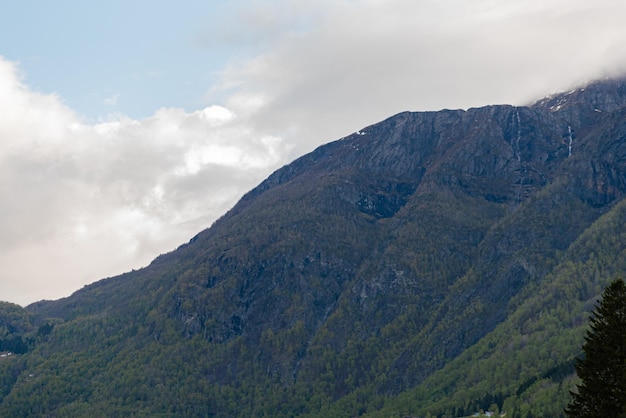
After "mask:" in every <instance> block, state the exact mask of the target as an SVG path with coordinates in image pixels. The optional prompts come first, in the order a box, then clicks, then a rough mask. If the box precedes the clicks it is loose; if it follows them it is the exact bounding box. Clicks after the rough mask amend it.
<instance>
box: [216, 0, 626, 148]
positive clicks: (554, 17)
mask: <svg viewBox="0 0 626 418" xmlns="http://www.w3.org/2000/svg"><path fill="white" fill-rule="evenodd" d="M278 3H280V4H293V2H290V1H287V0H285V1H283V2H278ZM276 7H280V6H276ZM292 10H296V12H298V10H297V9H295V8H292ZM317 12H318V13H317V14H316V26H315V27H314V28H312V29H311V28H309V30H306V31H302V32H298V33H295V34H293V33H291V34H289V35H288V36H284V37H282V38H280V39H278V40H277V41H276V42H275V44H274V45H273V48H272V49H270V50H267V51H265V53H264V54H261V55H257V56H256V57H254V58H253V59H250V60H248V61H246V62H244V63H242V64H240V65H239V66H231V67H228V68H227V69H225V70H224V72H223V77H222V80H221V83H220V84H219V86H221V87H223V88H224V89H226V90H228V91H230V93H231V95H230V96H229V97H230V99H231V101H230V102H228V103H229V104H234V103H241V102H245V101H246V100H249V98H256V100H257V101H258V102H260V103H263V106H262V108H261V110H260V111H258V112H256V113H255V117H254V118H252V121H251V122H252V123H255V124H256V125H255V126H257V127H258V128H261V129H263V130H267V129H277V130H280V135H281V136H284V137H288V138H292V139H293V141H294V145H295V147H294V155H293V156H295V155H297V154H300V153H302V152H305V151H308V150H310V149H312V148H313V147H314V146H316V145H319V144H320V143H321V142H326V141H329V140H332V139H335V138H338V137H341V136H343V135H345V134H346V133H348V132H351V131H353V130H356V129H359V128H361V127H363V126H365V125H368V124H371V123H373V122H376V121H378V120H381V119H383V118H385V117H387V116H389V115H391V114H394V113H397V112H400V111H404V110H439V109H442V108H468V107H473V106H482V105H485V104H497V103H513V104H525V103H527V102H529V101H532V100H534V99H536V98H539V97H540V96H542V95H544V94H547V93H552V92H554V91H555V90H560V89H565V88H568V87H570V86H571V85H572V84H577V83H581V82H585V81H588V80H590V79H592V78H596V77H599V76H602V75H606V74H616V73H620V72H623V71H624V69H625V68H626V66H625V64H626V50H624V48H622V47H621V46H623V45H624V44H625V43H626V31H625V30H624V29H623V17H624V16H626V3H624V2H621V1H617V0H598V1H594V2H589V1H587V0H498V1H493V0H446V1H439V0H436V1H435V0H424V1H413V0H386V1H378V0H362V1H349V2H333V3H324V4H323V6H321V7H320V10H318V11H317ZM302 13H313V12H312V11H311V10H310V9H308V10H306V11H303V12H302ZM294 19H295V20H298V17H294ZM220 93H223V92H222V91H220V90H219V87H217V88H216V87H214V88H213V89H212V90H211V91H209V93H208V97H215V96H219V94H220Z"/></svg>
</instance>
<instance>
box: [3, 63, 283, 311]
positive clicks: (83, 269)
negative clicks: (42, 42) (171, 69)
mask: <svg viewBox="0 0 626 418" xmlns="http://www.w3.org/2000/svg"><path fill="white" fill-rule="evenodd" d="M0 115H2V117H0V138H2V139H1V141H0V187H1V189H2V191H3V195H4V196H5V198H4V199H2V201H0V212H1V213H3V217H2V218H0V237H1V238H0V286H1V289H0V290H1V294H2V299H8V300H11V301H13V302H18V303H23V304H24V303H28V302H32V301H35V300H37V299H41V298H48V299H50V298H57V297H61V296H66V295H68V294H69V293H71V291H73V290H76V289H77V288H79V287H81V286H82V285H84V284H86V283H89V282H92V281H95V280H97V279H100V278H102V277H104V276H109V275H115V274H119V273H121V272H123V271H128V270H130V269H131V268H137V267H140V266H142V265H145V264H147V263H148V262H149V261H150V260H151V259H153V258H154V257H155V256H156V255H158V254H159V253H162V252H166V251H170V250H172V249H174V248H176V247H177V246H178V245H180V244H181V243H183V242H185V241H187V240H188V239H189V238H191V237H192V236H193V235H194V234H196V233H197V232H199V231H200V230H201V229H203V228H205V227H207V226H208V225H210V223H211V222H212V221H213V220H214V219H216V218H217V217H219V216H220V215H222V214H223V213H224V212H225V211H226V210H227V209H229V208H230V207H231V206H232V205H233V204H234V203H235V201H236V200H237V199H238V198H239V197H240V196H241V195H242V194H243V193H244V192H246V191H247V190H249V189H250V188H252V187H254V186H255V185H256V183H257V182H258V181H259V179H260V178H263V177H265V176H267V175H268V174H269V173H270V172H271V171H272V170H273V169H275V168H277V166H278V165H279V164H280V163H282V162H283V161H284V154H285V153H286V152H287V150H288V146H287V145H286V144H285V143H284V142H283V141H282V140H281V138H278V137H272V136H269V135H266V134H262V133H257V132H255V131H252V130H250V128H249V127H247V126H246V124H245V115H246V110H245V109H244V111H243V112H242V115H243V117H239V116H238V110H237V109H235V108H233V109H229V108H225V107H223V106H216V105H213V106H208V107H206V108H204V109H202V110H199V111H195V112H185V111H184V110H181V109H176V108H161V109H159V110H157V111H156V112H155V113H154V115H153V116H151V117H149V118H146V119H143V120H133V119H130V118H127V117H124V116H123V115H113V116H111V117H110V118H109V119H107V120H105V121H102V122H100V123H97V124H86V123H84V122H83V121H82V120H81V119H80V117H79V116H78V115H77V114H76V113H75V112H73V111H72V110H71V109H68V108H67V107H65V106H64V105H63V103H62V102H61V100H60V98H58V97H56V96H55V95H45V94H40V93H37V92H34V91H32V90H30V89H29V88H28V87H27V86H26V85H25V84H23V82H22V80H21V78H20V75H19V70H18V68H17V66H16V65H15V64H14V63H11V62H8V61H6V60H4V59H0Z"/></svg>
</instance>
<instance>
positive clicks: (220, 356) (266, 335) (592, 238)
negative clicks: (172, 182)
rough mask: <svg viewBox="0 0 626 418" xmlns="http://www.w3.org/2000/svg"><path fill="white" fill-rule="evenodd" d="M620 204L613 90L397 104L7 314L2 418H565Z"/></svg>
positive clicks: (625, 124) (619, 104)
mask: <svg viewBox="0 0 626 418" xmlns="http://www.w3.org/2000/svg"><path fill="white" fill-rule="evenodd" d="M625 193H626V81H625V80H621V79H617V80H602V81H598V82H595V83H591V84H589V85H587V86H585V87H584V88H579V89H576V90H574V91H571V92H567V93H561V94H558V95H554V96H551V97H547V98H545V99H542V100H540V101H538V102H537V103H535V104H533V105H530V106H518V107H515V106H506V105H502V106H486V107H482V108H475V109H469V110H466V111H465V110H442V111H439V112H413V113H412V112H404V113H400V114H398V115H395V116H393V117H390V118H388V119H386V120H384V121H382V122H380V123H377V124H374V125H371V126H368V127H366V128H364V129H362V130H360V131H358V132H355V133H353V134H351V135H349V136H347V137H345V138H342V139H340V140H338V141H335V142H332V143H329V144H327V145H324V146H321V147H319V148H318V149H316V150H315V151H313V152H312V153H310V154H307V155H305V156H303V157H301V158H299V159H297V160H296V161H294V162H293V163H291V164H289V165H287V166H285V167H283V168H281V169H279V170H278V171H276V172H275V173H273V174H272V175H271V176H270V177H268V178H267V179H266V180H265V181H264V182H262V183H261V184H260V185H259V186H258V187H256V188H255V189H253V190H251V191H250V192H249V193H247V194H246V195H245V196H243V197H242V199H241V200H240V201H239V202H238V203H237V205H235V207H233V209H232V210H230V211H229V212H228V213H226V214H225V215H224V216H223V217H222V218H220V219H219V220H217V221H216V222H215V223H214V224H213V225H212V226H211V227H210V228H208V229H206V230H204V231H202V232H200V233H199V234H198V235H196V236H195V237H194V238H192V239H191V240H190V242H188V243H187V244H184V245H182V246H181V247H179V248H178V249H176V250H175V251H173V252H171V253H168V254H165V255H161V256H159V257H157V258H156V259H155V260H154V261H153V262H152V263H151V264H150V265H149V266H148V267H146V268H144V269H141V270H137V271H132V272H129V273H126V274H123V275H120V276H117V277H114V278H108V279H105V280H101V281H99V282H96V283H94V284H92V285H89V286H86V287H84V288H83V289H81V290H79V291H77V292H76V293H74V294H73V295H71V296H70V297H68V298H64V299H60V300H57V301H41V302H37V303H35V304H32V305H30V306H28V307H26V308H24V309H19V307H17V308H16V307H15V306H14V305H7V306H6V307H5V309H4V310H1V309H0V325H2V324H6V325H5V327H6V329H7V331H6V333H5V339H7V338H8V337H9V336H10V338H11V339H12V340H16V339H17V338H18V337H19V338H20V339H21V340H22V341H23V342H24V344H25V347H24V349H23V350H21V352H20V353H19V354H18V353H15V354H14V355H12V356H10V358H4V359H2V358H0V415H1V416H59V417H61V416H63V417H65V416H99V415H101V416H125V417H126V416H137V417H139V416H249V415H252V416H276V417H280V416H285V417H286V416H358V415H368V416H403V415H408V414H420V415H426V414H428V413H430V414H434V415H439V416H464V415H471V414H472V413H473V412H476V411H478V410H479V409H483V410H486V409H488V408H492V409H494V408H497V409H499V410H503V411H506V412H507V416H512V417H517V416H520V417H524V416H527V415H528V414H534V415H539V416H541V415H543V416H559V415H560V414H562V412H561V411H562V408H563V407H564V406H565V404H566V403H567V400H568V390H569V389H570V388H573V378H574V369H573V359H574V357H575V356H576V355H578V354H579V353H580V346H581V344H582V336H583V334H584V330H585V327H586V318H587V316H588V313H589V311H590V310H591V309H592V307H593V303H594V301H595V299H596V298H597V297H598V296H599V294H600V293H601V291H602V288H603V286H604V285H605V284H606V283H608V282H609V281H610V280H611V279H612V278H613V277H615V276H616V275H620V274H623V273H624V271H625V270H626V258H625V254H626V252H625V246H626V239H625V237H626V225H624V221H623V220H624V219H626V217H625V216H624V215H626V213H624V211H626V203H624V195H625Z"/></svg>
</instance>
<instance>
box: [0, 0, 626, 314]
mask: <svg viewBox="0 0 626 418" xmlns="http://www.w3.org/2000/svg"><path fill="white" fill-rule="evenodd" d="M625 20H626V2H624V1H622V0H333V1H330V0H317V1H315V2H312V1H309V0H265V1H261V0H179V1H177V2H171V1H163V0H150V1H147V0H123V1H122V0H109V1H106V2H84V1H78V0H57V1H55V2H49V1H43V0H23V1H20V2H8V3H7V4H5V5H3V12H2V14H1V16H0V192H1V193H2V196H3V197H2V200H0V215H1V216H0V300H4V301H9V302H13V303H17V304H20V305H22V306H25V305H27V304H29V303H32V302H35V301H37V300H41V299H58V298H61V297H65V296H68V295H70V294H71V293H72V292H73V291H75V290H78V289H79V288H81V287H83V286H85V285H86V284H88V283H92V282H94V281H97V280H99V279H102V278H106V277H112V276H116V275H118V274H121V273H123V272H126V271H129V270H131V269H138V268H141V267H143V266H146V265H147V264H149V263H150V261H151V260H153V259H154V258H155V257H156V256H158V255H159V254H162V253H166V252H169V251H172V250H174V249H175V248H176V247H178V246H179V245H181V244H183V243H185V242H187V241H188V240H189V239H191V238H192V237H193V236H194V235H195V234H196V233H198V232H200V231H201V230H202V229H204V228H207V227H209V226H210V225H211V224H212V222H213V221H214V220H215V219H217V218H218V217H220V216H221V215H223V214H224V213H225V212H226V211H227V210H228V209H230V208H231V207H232V206H233V205H234V204H235V203H236V202H237V200H238V199H239V198H240V197H241V196H242V195H243V194H244V193H245V192H247V191H248V190H250V189H252V188H253V187H255V186H256V185H257V184H259V183H260V182H261V181H262V180H263V179H265V178H266V177H267V176H268V175H269V174H271V172H272V171H274V170H275V169H277V168H279V167H281V166H282V165H285V164H287V163H289V162H290V161H292V160H293V159H295V158H296V157H298V156H300V155H303V154H304V153H307V152H310V151H312V150H313V149H314V148H316V147H317V146H319V145H322V144H324V143H327V142H330V141H332V140H335V139H339V138H341V137H343V136H346V135H349V134H350V133H352V132H354V131H356V130H359V129H361V128H363V127H365V126H368V125H371V124H373V123H376V122H378V121H380V120H382V119H385V118H387V117H389V116H391V115H393V114H395V113H398V112H401V111H406V110H410V111H436V110H440V109H444V108H448V109H458V108H462V109H467V108H470V107H479V106H483V105H488V104H502V103H508V104H514V105H525V104H528V103H530V102H532V101H534V100H535V99H538V98H540V97H543V96H545V95H548V94H553V93H556V92H559V91H565V90H567V89H570V88H573V87H576V86H579V85H581V84H584V83H585V82H588V81H591V80H593V79H597V78H604V77H612V76H618V75H621V74H623V73H624V71H625V70H626V48H624V45H626V27H625V26H624V24H623V22H624V21H625Z"/></svg>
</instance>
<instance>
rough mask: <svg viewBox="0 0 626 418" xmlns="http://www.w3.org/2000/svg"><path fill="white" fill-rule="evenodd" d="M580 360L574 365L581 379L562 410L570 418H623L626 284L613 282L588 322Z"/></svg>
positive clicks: (625, 407)
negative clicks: (582, 355)
mask: <svg viewBox="0 0 626 418" xmlns="http://www.w3.org/2000/svg"><path fill="white" fill-rule="evenodd" d="M589 322H590V329H589V330H588V331H587V335H586V336H585V342H584V343H583V346H582V350H583V353H584V358H583V359H578V360H577V363H576V373H577V374H578V377H580V379H581V380H582V382H581V383H580V384H579V385H576V387H577V389H578V390H577V391H576V392H571V395H572V399H571V401H570V403H569V405H568V406H567V408H566V409H565V413H566V414H567V415H568V416H570V417H618V418H626V284H624V281H623V280H622V279H617V280H615V281H613V282H612V283H611V284H610V285H609V286H608V287H607V288H606V289H605V290H604V293H603V294H602V300H601V301H600V302H599V303H598V304H596V307H595V309H594V311H593V312H592V316H591V318H590V320H589Z"/></svg>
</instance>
